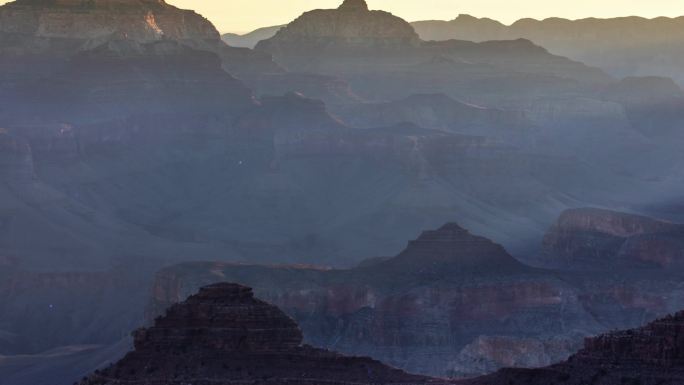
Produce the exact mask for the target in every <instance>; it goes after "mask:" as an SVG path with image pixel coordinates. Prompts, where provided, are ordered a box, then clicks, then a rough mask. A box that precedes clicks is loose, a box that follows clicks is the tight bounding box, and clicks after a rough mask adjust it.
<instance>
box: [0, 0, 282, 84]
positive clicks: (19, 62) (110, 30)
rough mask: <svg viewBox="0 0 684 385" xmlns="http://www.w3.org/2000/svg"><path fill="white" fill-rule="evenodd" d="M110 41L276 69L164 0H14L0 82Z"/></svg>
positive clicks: (241, 69) (5, 19)
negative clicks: (171, 46)
mask: <svg viewBox="0 0 684 385" xmlns="http://www.w3.org/2000/svg"><path fill="white" fill-rule="evenodd" d="M111 40H128V41H130V42H132V43H135V44H148V43H153V42H160V41H168V40H171V41H175V42H178V43H180V44H182V45H185V46H188V47H190V48H193V49H196V50H203V51H211V52H214V53H216V54H218V55H219V56H220V57H221V58H222V60H223V65H224V67H225V68H226V69H228V70H231V71H233V73H234V74H238V75H246V74H247V73H249V72H250V71H252V72H259V71H263V70H269V71H273V70H277V66H276V65H275V64H273V63H272V61H271V59H270V57H268V56H267V55H263V54H260V53H253V52H252V51H250V50H245V49H238V48H231V47H228V46H226V45H225V44H224V43H223V42H222V41H221V37H220V35H219V33H218V31H217V30H216V28H214V26H213V25H212V24H211V23H210V22H209V21H208V20H207V19H205V18H204V17H202V16H200V15H198V14H197V13H195V12H193V11H186V10H181V9H178V8H176V7H173V6H171V5H169V4H167V3H166V2H164V1H163V0H159V1H158V0H96V1H89V2H83V1H69V0H18V1H14V2H11V3H8V4H6V5H4V6H2V7H0V53H2V56H0V57H1V59H0V68H2V69H3V71H4V72H5V75H4V76H3V78H0V80H5V81H12V80H20V79H23V78H26V77H33V76H36V74H41V73H51V72H53V71H54V70H56V69H59V68H61V66H62V65H63V64H64V63H65V62H67V61H68V60H69V59H70V58H71V57H73V56H74V55H76V54H78V53H79V52H81V51H84V50H89V49H92V48H95V47H98V46H100V45H103V44H106V43H108V42H109V41H111ZM246 64H250V65H251V67H253V69H248V68H246Z"/></svg>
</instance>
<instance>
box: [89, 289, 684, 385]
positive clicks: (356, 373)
mask: <svg viewBox="0 0 684 385" xmlns="http://www.w3.org/2000/svg"><path fill="white" fill-rule="evenodd" d="M134 336H135V351H133V352H131V353H129V354H128V355H127V356H126V357H125V358H124V359H123V360H121V361H119V362H118V363H117V364H115V365H112V366H111V367H109V368H107V369H105V370H102V371H98V372H96V373H95V374H93V375H92V376H90V378H87V379H84V380H83V381H82V382H81V383H80V385H119V384H128V385H143V384H145V385H150V384H167V385H173V384H178V385H181V384H183V385H184V384H194V385H204V384H225V385H227V384H295V385H297V384H331V385H337V384H340V385H342V384H345V385H351V384H357V385H362V384H404V385H409V384H447V383H451V384H460V385H499V384H506V385H517V384H519V385H523V384H525V385H552V384H568V385H592V384H596V385H618V384H630V385H632V384H634V385H635V384H640V385H656V384H659V385H668V384H670V385H674V384H684V312H681V313H678V314H676V315H674V316H668V317H666V318H663V319H660V320H658V321H655V322H653V323H651V324H649V325H647V326H645V327H642V328H639V329H633V330H627V331H621V332H614V333H610V334H606V335H602V336H599V337H596V338H590V339H587V341H586V344H585V348H584V349H583V350H581V351H580V352H579V353H577V354H575V355H574V356H572V357H571V358H570V359H569V360H568V361H566V362H563V363H560V364H557V365H553V366H550V367H547V368H542V369H504V370H501V371H499V372H497V373H495V374H493V375H491V376H485V377H480V378H476V379H473V380H465V381H451V382H449V381H447V380H439V379H435V378H430V377H424V376H417V375H412V374H408V373H406V372H403V371H401V370H398V369H394V368H391V367H389V366H386V365H384V364H382V363H380V362H378V361H375V360H372V359H370V358H364V357H348V356H343V355H340V354H337V353H333V352H330V351H327V350H323V349H316V348H313V347H311V346H307V345H303V344H302V341H303V336H302V332H301V331H300V329H299V327H298V326H297V324H296V323H295V322H294V321H293V320H292V319H291V318H289V317H288V316H287V315H285V313H283V312H282V311H281V310H280V309H278V308H277V307H276V306H273V305H270V304H268V303H266V302H263V301H261V300H258V299H255V298H254V295H253V293H252V289H251V288H248V287H245V286H241V285H237V284H229V283H219V284H215V285H211V286H207V287H204V288H202V289H201V290H200V292H199V294H196V295H194V296H191V297H190V298H189V299H188V300H186V301H185V302H183V303H180V304H177V305H174V306H173V307H171V308H170V309H169V310H168V311H167V313H166V315H165V316H163V317H159V318H157V320H156V321H155V325H154V326H153V327H150V328H148V329H140V330H138V331H136V332H135V333H134Z"/></svg>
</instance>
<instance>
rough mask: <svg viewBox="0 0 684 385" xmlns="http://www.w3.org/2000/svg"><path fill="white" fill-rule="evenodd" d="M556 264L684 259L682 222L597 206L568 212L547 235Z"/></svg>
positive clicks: (602, 265) (660, 264)
mask: <svg viewBox="0 0 684 385" xmlns="http://www.w3.org/2000/svg"><path fill="white" fill-rule="evenodd" d="M544 253H545V255H546V257H547V258H548V259H549V261H550V262H551V263H552V264H556V265H557V266H562V267H565V268H571V269H580V270H582V269H588V270H597V269H598V270H601V269H606V268H610V269H613V268H616V267H620V268H635V267H642V268H643V267H657V268H672V267H675V266H682V263H684V225H678V224H673V223H669V222H665V221H659V220H655V219H651V218H648V217H643V216H639V215H631V214H625V213H619V212H614V211H608V210H599V209H577V210H569V211H566V212H564V213H563V214H562V215H561V216H560V218H559V220H558V222H557V223H556V224H555V225H554V226H553V227H552V228H551V229H550V230H549V232H548V233H547V234H546V236H545V238H544Z"/></svg>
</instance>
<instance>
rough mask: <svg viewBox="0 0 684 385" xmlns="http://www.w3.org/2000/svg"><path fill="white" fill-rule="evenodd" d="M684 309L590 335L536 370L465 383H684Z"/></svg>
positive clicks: (597, 384) (595, 384)
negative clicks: (567, 355)
mask: <svg viewBox="0 0 684 385" xmlns="http://www.w3.org/2000/svg"><path fill="white" fill-rule="evenodd" d="M683 330H684V313H677V314H675V315H672V316H668V317H665V318H662V319H659V320H657V321H654V322H652V323H650V324H648V325H647V326H644V327H641V328H638V329H633V330H625V331H619V332H613V333H608V334H605V335H601V336H598V337H595V338H589V339H587V341H586V343H585V347H584V349H583V350H581V351H580V352H579V353H577V354H575V355H573V356H572V357H570V359H568V360H567V361H565V362H562V363H560V364H556V365H553V366H549V367H546V368H543V369H535V370H515V369H506V370H502V371H500V372H498V373H496V374H493V375H491V376H486V377H483V378H480V379H475V380H472V381H464V382H463V385H499V384H506V385H550V384H568V385H622V384H641V385H656V384H672V385H674V384H681V383H684V338H683V337H682V335H683V334H682V331H683Z"/></svg>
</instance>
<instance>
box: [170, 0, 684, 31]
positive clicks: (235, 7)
mask: <svg viewBox="0 0 684 385" xmlns="http://www.w3.org/2000/svg"><path fill="white" fill-rule="evenodd" d="M167 1H168V2H170V3H172V4H174V5H177V6H179V7H182V8H191V9H195V10H196V11H198V12H199V13H201V14H203V15H204V16H206V17H207V18H209V19H211V20H212V21H213V22H214V24H216V27H217V28H218V29H219V30H220V31H221V32H247V31H251V30H253V29H255V28H258V27H263V26H270V25H278V24H285V23H288V22H289V21H291V20H292V19H294V18H295V17H297V16H299V15H300V14H301V13H302V12H304V11H307V10H310V9H315V8H336V7H337V6H338V5H339V4H340V3H341V2H342V0H167ZM367 2H368V5H369V6H370V8H372V9H383V10H386V11H390V12H392V13H394V14H395V15H397V16H401V17H403V18H405V19H407V20H409V21H414V20H425V19H440V20H450V19H453V18H455V17H456V16H457V15H458V14H460V13H468V14H471V15H474V16H478V17H490V18H493V19H497V20H500V21H503V22H506V23H510V22H513V21H515V20H517V19H519V18H523V17H534V18H546V17H551V16H561V17H566V18H573V19H575V18H583V17H592V16H593V17H613V16H629V15H638V16H645V17H656V16H680V15H684V0H367Z"/></svg>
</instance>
